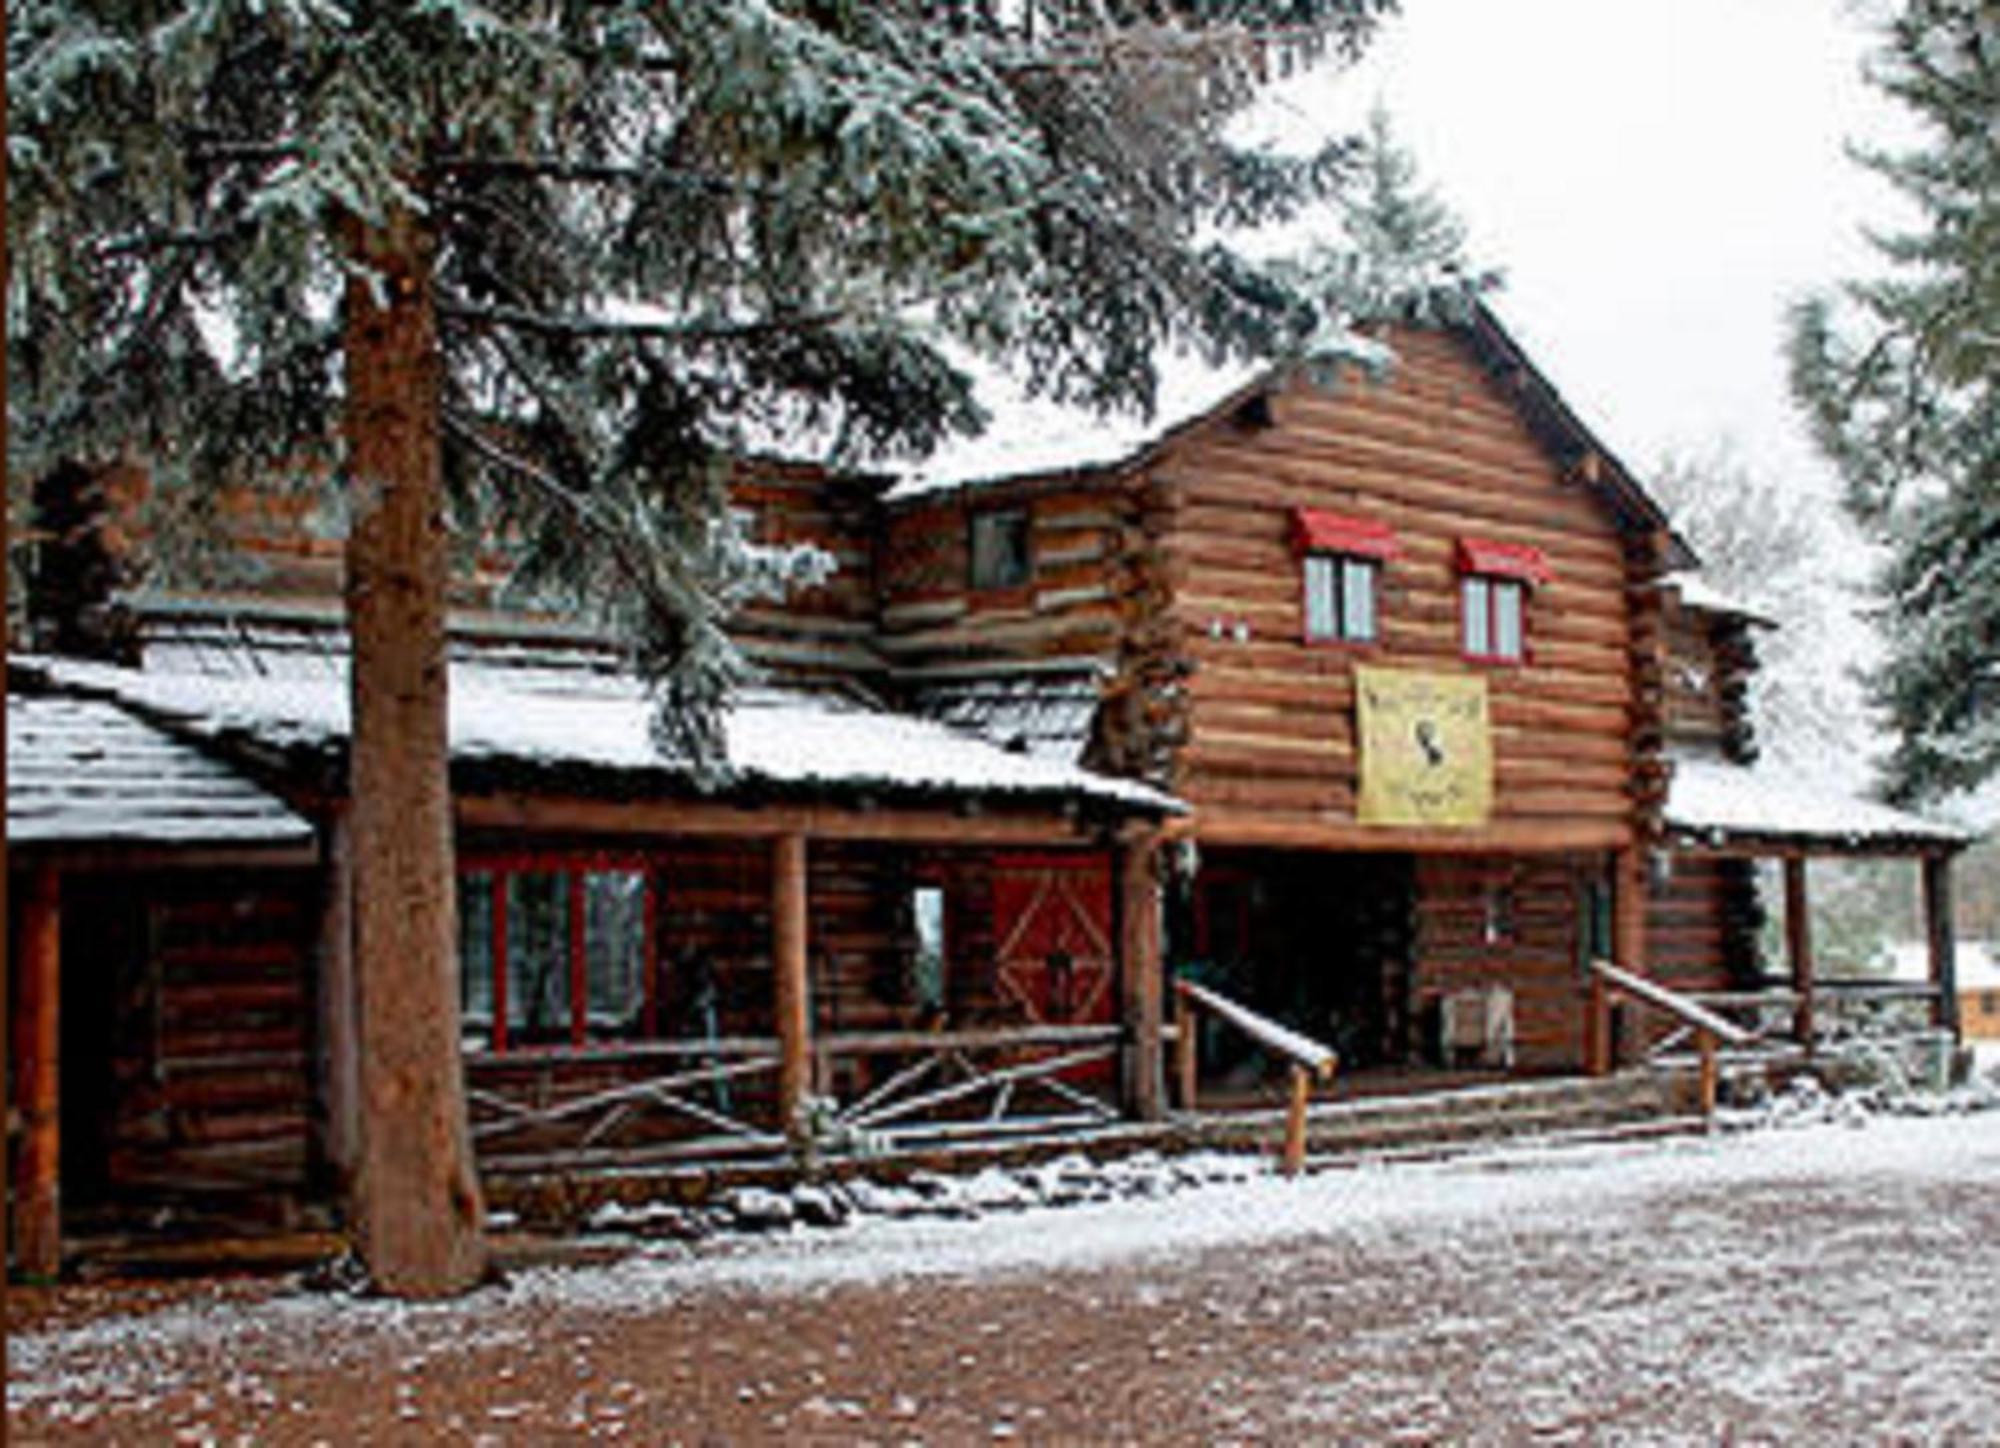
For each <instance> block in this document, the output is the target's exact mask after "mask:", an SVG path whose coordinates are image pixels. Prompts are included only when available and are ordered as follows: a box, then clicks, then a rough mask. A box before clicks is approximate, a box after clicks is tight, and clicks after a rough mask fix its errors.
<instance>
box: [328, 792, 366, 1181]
mask: <svg viewBox="0 0 2000 1448" xmlns="http://www.w3.org/2000/svg"><path fill="white" fill-rule="evenodd" d="M323 858H324V859H325V861H326V865H325V871H326V873H325V877H324V885H323V889H322V890H321V894H320V932H319V1040H320V1050H319V1057H320V1059H319V1089H320V1093H321V1099H320V1109H321V1111H322V1112H323V1113H324V1116H323V1119H322V1126H321V1130H322V1133H323V1135H322V1138H321V1141H320V1152H321V1154H322V1156H323V1158H324V1160H325V1162H326V1165H327V1167H328V1168H329V1169H330V1170H331V1171H332V1173H333V1178H334V1185H335V1188H336V1190H337V1191H338V1193H339V1195H340V1199H341V1200H343V1201H344V1200H346V1196H347V1188H348V1185H349V1183H350V1181H351V1180H352V1178H353V1175H354V1171H355V1168H356V1166H357V1165H358V1164H359V1162H360V1160H361V1114H360V1102H361V1074H360V1073H361V1057H360V1053H359V1049H358V1047H357V1045H356V1041H357V1039H358V1036H357V1030H356V1021H355V997H354V905H353V902H354V847H353V835H352V831H351V830H350V829H349V827H348V822H347V811H346V809H345V808H341V809H339V810H336V811H335V812H334V814H333V816H332V818H331V819H330V820H329V821H328V824H327V827H326V839H325V848H324V851H323Z"/></svg>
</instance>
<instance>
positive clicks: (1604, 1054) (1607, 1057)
mask: <svg viewBox="0 0 2000 1448" xmlns="http://www.w3.org/2000/svg"><path fill="white" fill-rule="evenodd" d="M1611 868H1612V889H1611V954H1612V957H1613V963H1614V964H1616V965H1618V966H1620V967H1622V968H1624V969H1625V970H1629V971H1631V972H1632V973H1633V974H1634V975H1645V974H1646V864H1645V856H1644V855H1643V854H1642V853H1641V851H1640V850H1639V848H1638V847H1637V846H1632V847H1629V848H1627V849H1623V850H1620V851H1619V852H1618V853H1617V855H1616V856H1614V857H1613V859H1612V866H1611ZM1611 1047H1612V1042H1611V1004H1610V991H1609V990H1608V989H1607V988H1606V987H1605V984H1604V978H1603V977H1602V976H1600V975H1598V974H1597V972H1595V971H1592V972H1591V975H1590V1007H1589V1019H1588V1020H1586V1021H1585V1022H1584V1069H1585V1070H1586V1071H1587V1072H1589V1074H1591V1075H1593V1076H1605V1075H1609V1074H1610V1072H1611V1071H1612V1069H1613V1068H1614V1067H1616V1066H1617V1064H1618V1063H1617V1062H1616V1061H1615V1060H1613V1059H1612V1049H1611Z"/></svg>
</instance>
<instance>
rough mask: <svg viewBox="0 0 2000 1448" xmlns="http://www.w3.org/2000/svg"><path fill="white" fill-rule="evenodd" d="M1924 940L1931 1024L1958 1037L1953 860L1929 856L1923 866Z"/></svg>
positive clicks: (1925, 857) (1941, 856)
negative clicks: (1932, 991) (1931, 990)
mask: <svg viewBox="0 0 2000 1448" xmlns="http://www.w3.org/2000/svg"><path fill="white" fill-rule="evenodd" d="M1923 895H1924V940H1925V943H1926V945H1927V946H1928V947H1929V951H1930V967H1931V969H1930V975H1931V985H1932V987H1933V988H1934V989H1935V990H1936V991H1937V995H1936V996H1935V997H1934V998H1933V1000H1932V1004H1931V1024H1933V1025H1934V1026H1936V1027H1937V1028H1938V1029H1939V1030H1941V1031H1950V1032H1951V1034H1952V1039H1953V1040H1957V1039H1958V1034H1959V1020H1958V947H1957V943H1956V942H1955V941H1954V940H1953V938H1952V918H1951V917H1952V909H1951V856H1949V855H1926V856H1924V865H1923Z"/></svg>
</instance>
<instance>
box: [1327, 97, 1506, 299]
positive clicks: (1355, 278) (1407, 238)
mask: <svg viewBox="0 0 2000 1448" xmlns="http://www.w3.org/2000/svg"><path fill="white" fill-rule="evenodd" d="M1353 169H1354V179H1353V182H1352V184H1350V185H1349V186H1347V187H1346V188H1344V189H1343V190H1342V191H1341V192H1340V193H1339V194H1338V195H1337V196H1336V197H1335V198H1334V203H1333V204H1334V210H1335V213H1336V215H1337V217H1338V220H1339V232H1338V239H1337V240H1335V241H1328V240H1326V239H1323V238H1321V239H1315V241H1314V242H1313V243H1312V245H1311V246H1310V247H1309V248H1308V249H1307V250H1306V252H1305V254H1304V255H1303V256H1302V257H1300V258H1299V259H1298V261H1297V262H1296V263H1295V264H1294V272H1293V274H1294V276H1295V277H1296V278H1297V279H1298V281H1299V282H1300V284H1301V285H1302V286H1304V287H1305V288H1306V289H1307V290H1308V291H1311V292H1315V293H1317V294H1318V295H1319V296H1320V297H1322V298H1323V299H1325V300H1326V302H1327V303H1328V304H1329V305H1330V306H1331V307H1332V308H1333V309H1334V310H1335V311H1336V312H1338V313H1339V314H1340V315H1344V316H1347V317H1349V318H1353V319H1358V320H1362V321H1384V320H1416V321H1432V320H1441V321H1451V320H1457V319H1460V318H1462V317H1463V316H1464V315H1465V313H1466V310H1467V309H1468V308H1469V307H1470V306H1471V304H1472V303H1473V302H1474V301H1475V300H1476V299H1477V298H1478V297H1480V296H1481V295H1483V294H1484V293H1486V292H1490V291H1493V290H1495V289H1496V288H1498V287H1499V285H1500V281H1501V278H1500V273H1499V272H1497V271H1490V270H1485V269H1482V268H1480V267H1478V266H1476V265H1475V264H1474V263H1473V261H1472V259H1471V257H1470V255H1469V254H1468V252H1467V249H1466V238H1465V224H1464V222H1462V221H1461V220H1459V218H1458V216H1457V215H1456V214H1455V213H1454V212H1453V211H1452V209H1451V208H1450V207H1449V206H1448V205H1447V204H1446V203H1445V202H1444V201H1443V199H1442V198H1440V197H1439V196H1438V195H1437V193H1436V192H1435V191H1433V190H1432V189H1431V188H1429V187H1428V186H1426V185H1424V184H1423V182H1422V181H1421V179H1420V178H1419V175H1418V169H1417V161H1416V157H1415V156H1413V155H1412V154H1411V153H1410V151H1409V149H1408V148H1407V147H1405V146H1404V145H1403V144H1402V142H1400V141H1399V140H1398V139H1397V138H1396V134H1395V128H1394V126H1393V125H1392V124H1391V123H1390V119H1389V112H1388V110H1387V109H1386V108H1385V107H1383V106H1381V105H1377V106H1375V107H1374V108H1373V109H1372V110H1371V111H1370V112H1369V114H1368V133H1367V135H1366V136H1365V137H1363V138H1362V139H1361V141H1360V142H1359V144H1358V145H1357V147H1356V149H1355V160H1354V168H1353Z"/></svg>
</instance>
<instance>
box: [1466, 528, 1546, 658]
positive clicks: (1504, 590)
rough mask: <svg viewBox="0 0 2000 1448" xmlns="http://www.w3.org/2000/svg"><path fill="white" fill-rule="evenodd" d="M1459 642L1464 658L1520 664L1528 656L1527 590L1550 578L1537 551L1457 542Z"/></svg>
mask: <svg viewBox="0 0 2000 1448" xmlns="http://www.w3.org/2000/svg"><path fill="white" fill-rule="evenodd" d="M1458 566H1459V574H1460V576H1459V581H1458V600H1459V621H1460V639H1461V641H1462V643H1463V645H1464V649H1465V656H1466V657H1467V658H1469V659H1482V660H1487V661H1491V662H1499V663H1520V662H1521V661H1522V660H1524V659H1525V658H1527V656H1528V590H1529V589H1530V588H1531V587H1533V586H1535V585H1537V584H1542V583H1547V582H1548V581H1549V578H1550V577H1551V575H1550V573H1549V565H1548V560H1547V559H1546V558H1544V557H1543V556H1542V552H1541V550H1540V549H1538V548H1530V547H1528V546H1527V545H1526V544H1522V543H1493V542H1489V541H1487V540H1485V539H1483V538H1461V539H1459V541H1458Z"/></svg>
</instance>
